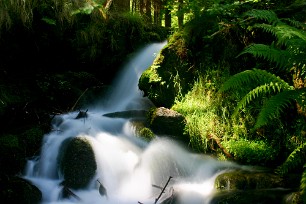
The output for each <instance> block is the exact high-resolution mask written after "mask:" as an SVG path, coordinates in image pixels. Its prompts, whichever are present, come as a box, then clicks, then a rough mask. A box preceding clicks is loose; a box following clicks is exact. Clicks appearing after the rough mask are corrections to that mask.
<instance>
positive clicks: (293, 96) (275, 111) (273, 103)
mask: <svg viewBox="0 0 306 204" xmlns="http://www.w3.org/2000/svg"><path fill="white" fill-rule="evenodd" d="M304 92H305V89H299V90H286V91H282V92H280V93H278V94H277V95H275V96H272V97H271V98H270V99H269V100H268V101H267V102H266V103H265V104H264V106H263V107H262V109H261V111H260V113H259V115H258V117H257V121H256V124H255V126H254V130H255V129H258V128H260V127H262V126H264V125H266V124H268V123H269V122H271V120H273V118H275V117H279V116H280V113H281V112H283V111H284V110H285V108H287V107H288V106H289V105H290V104H291V103H292V101H296V100H299V98H300V97H302V95H303V93H304Z"/></svg>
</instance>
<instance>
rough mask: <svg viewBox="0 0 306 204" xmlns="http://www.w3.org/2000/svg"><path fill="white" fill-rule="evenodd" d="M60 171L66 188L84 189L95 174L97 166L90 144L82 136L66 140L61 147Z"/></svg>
mask: <svg viewBox="0 0 306 204" xmlns="http://www.w3.org/2000/svg"><path fill="white" fill-rule="evenodd" d="M60 152H62V154H60V155H59V158H58V159H59V163H60V170H61V173H62V174H63V176H64V182H63V185H64V186H65V187H67V188H72V189H81V188H85V187H86V186H87V185H88V184H89V182H90V181H91V180H92V179H93V177H94V176H95V173H96V169H97V164H96V160H95V154H94V151H93V149H92V147H91V144H90V142H89V141H88V139H87V138H86V137H84V136H78V137H74V138H72V139H67V141H65V142H63V145H62V146H61V151H60Z"/></svg>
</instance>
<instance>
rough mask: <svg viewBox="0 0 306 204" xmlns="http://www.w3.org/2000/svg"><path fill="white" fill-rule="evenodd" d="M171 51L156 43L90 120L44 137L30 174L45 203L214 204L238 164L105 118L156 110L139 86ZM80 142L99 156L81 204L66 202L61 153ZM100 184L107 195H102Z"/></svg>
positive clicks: (59, 120) (70, 120)
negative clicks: (221, 182) (172, 202)
mask: <svg viewBox="0 0 306 204" xmlns="http://www.w3.org/2000/svg"><path fill="white" fill-rule="evenodd" d="M165 45H166V42H163V43H153V44H150V45H147V46H146V47H144V48H143V49H141V50H139V52H137V53H136V54H135V56H134V57H133V58H132V59H131V60H129V62H128V63H126V66H124V67H123V69H122V72H121V74H120V75H119V76H118V78H117V79H116V80H115V81H114V84H113V86H112V87H113V88H112V90H111V91H110V92H109V93H108V94H107V95H106V96H104V99H103V100H101V101H99V103H95V104H94V105H92V106H89V107H87V109H88V112H87V117H86V118H80V119H75V118H76V117H77V115H78V113H79V112H70V113H68V114H64V115H60V116H57V117H56V118H55V119H54V120H53V123H52V124H51V125H52V128H53V130H55V131H51V132H50V133H49V134H46V135H45V136H44V140H43V144H42V150H41V155H40V156H39V157H36V158H32V159H31V160H29V161H28V163H27V167H26V170H25V174H24V178H26V179H28V180H30V181H31V182H32V183H33V184H34V185H36V186H37V187H38V188H39V189H40V190H41V192H42V194H43V202H42V203H45V204H49V203H90V204H96V203H100V204H103V203H107V204H112V203H121V204H130V203H131V204H132V203H133V204H137V203H161V202H162V201H163V200H165V199H166V198H168V197H170V196H172V195H179V200H180V203H209V198H210V195H211V193H212V192H213V183H214V179H215V177H216V176H217V175H218V174H220V173H221V172H222V171H225V170H226V169H230V168H233V167H235V164H233V163H227V162H219V161H216V160H215V159H213V158H211V157H209V156H205V155H200V154H194V153H191V152H188V151H187V150H186V149H185V148H184V147H182V146H180V145H179V144H178V143H176V142H175V141H172V140H170V139H167V138H166V137H160V136H157V137H156V139H154V140H153V141H151V142H146V141H145V140H142V139H141V138H138V137H136V136H135V131H134V129H133V127H132V125H131V121H130V119H126V118H111V117H105V116H103V115H104V114H106V113H112V112H118V111H126V110H145V109H147V108H148V107H150V106H151V105H152V104H151V103H150V101H149V100H148V99H147V98H145V97H143V95H142V92H141V91H140V90H139V89H138V80H139V77H140V75H141V73H142V72H143V71H144V70H145V69H146V68H148V67H149V66H150V65H151V64H152V63H153V60H154V59H155V57H156V56H157V55H158V53H159V51H160V50H161V49H162V48H163V47H164V46H165ZM77 136H78V137H84V138H86V139H87V140H88V141H89V142H90V144H91V146H92V148H93V150H94V153H95V159H96V163H97V171H96V176H95V177H94V178H93V179H92V182H91V183H89V185H88V187H87V188H85V189H82V190H74V189H70V190H71V192H73V193H74V194H75V195H77V197H78V198H79V199H76V198H75V197H73V196H72V197H70V198H61V196H60V193H61V191H62V188H63V187H62V186H61V182H62V181H63V176H62V175H61V173H60V171H59V170H58V156H59V149H60V146H61V144H62V142H63V141H65V140H66V139H67V138H71V137H77ZM79 168H82V166H80V167H79ZM97 180H99V182H101V183H102V184H103V186H104V187H105V189H106V191H107V195H101V194H100V193H99V187H100V185H99V183H98V182H97ZM167 182H168V183H167ZM163 188H165V189H164V191H163ZM162 191H163V193H161V192H162Z"/></svg>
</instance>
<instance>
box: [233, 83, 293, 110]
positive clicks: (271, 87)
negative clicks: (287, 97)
mask: <svg viewBox="0 0 306 204" xmlns="http://www.w3.org/2000/svg"><path fill="white" fill-rule="evenodd" d="M288 88H290V86H289V85H288V84H287V83H285V82H284V83H280V84H279V83H274V82H271V83H270V84H263V85H261V86H257V87H256V88H255V89H253V90H251V91H250V92H249V93H247V94H246V95H245V96H244V97H243V98H242V99H241V100H240V102H239V103H238V105H237V107H236V108H235V111H234V113H233V116H236V115H237V114H238V112H239V110H241V109H243V108H245V107H246V106H247V105H248V104H249V103H251V102H252V101H253V100H254V99H256V98H259V97H260V96H262V95H267V94H276V93H279V92H281V91H283V90H284V89H288Z"/></svg>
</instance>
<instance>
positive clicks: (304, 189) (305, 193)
mask: <svg viewBox="0 0 306 204" xmlns="http://www.w3.org/2000/svg"><path fill="white" fill-rule="evenodd" d="M305 168H306V164H305V165H304V172H303V174H302V179H301V185H300V190H301V195H302V199H303V202H304V203H306V170H305Z"/></svg>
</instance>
